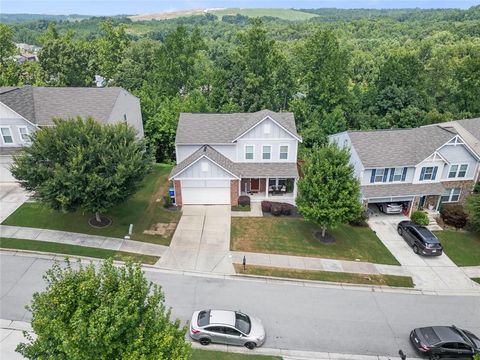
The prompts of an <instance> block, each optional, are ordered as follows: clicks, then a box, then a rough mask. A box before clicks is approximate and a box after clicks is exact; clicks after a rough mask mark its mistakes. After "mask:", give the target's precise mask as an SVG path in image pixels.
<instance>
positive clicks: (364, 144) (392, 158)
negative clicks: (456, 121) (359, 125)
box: [348, 126, 456, 168]
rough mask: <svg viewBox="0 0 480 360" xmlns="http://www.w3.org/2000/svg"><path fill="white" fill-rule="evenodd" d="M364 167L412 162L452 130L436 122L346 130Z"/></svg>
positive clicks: (428, 152) (431, 150) (442, 141)
mask: <svg viewBox="0 0 480 360" xmlns="http://www.w3.org/2000/svg"><path fill="white" fill-rule="evenodd" d="M348 135H349V137H350V140H351V142H352V145H353V147H354V148H355V150H356V151H357V154H358V156H359V157H360V160H361V161H362V164H363V166H364V167H365V168H376V167H395V166H414V165H416V164H418V163H420V162H421V161H423V160H425V159H426V158H427V157H428V156H430V155H431V154H433V153H434V152H435V150H436V149H438V148H439V147H441V146H442V145H443V144H445V143H446V142H447V141H449V140H450V139H452V138H453V137H454V136H455V135H456V132H454V131H452V130H451V129H444V128H442V127H440V126H428V127H421V128H414V129H390V130H372V131H349V132H348Z"/></svg>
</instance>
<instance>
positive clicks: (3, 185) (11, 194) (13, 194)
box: [0, 169, 28, 223]
mask: <svg viewBox="0 0 480 360" xmlns="http://www.w3.org/2000/svg"><path fill="white" fill-rule="evenodd" d="M2 171H3V169H2ZM27 199H28V193H27V192H26V191H25V190H23V189H22V188H21V187H20V185H19V184H18V183H16V182H0V223H1V222H3V220H5V219H6V218H7V217H9V216H10V214H11V213H13V212H14V211H15V210H17V208H18V207H20V205H22V204H23V203H24V202H25V201H26V200H27Z"/></svg>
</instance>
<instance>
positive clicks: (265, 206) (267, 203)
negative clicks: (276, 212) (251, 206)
mask: <svg viewBox="0 0 480 360" xmlns="http://www.w3.org/2000/svg"><path fill="white" fill-rule="evenodd" d="M271 209H272V202H271V201H266V200H265V201H262V211H263V212H266V213H269V212H270V211H271Z"/></svg>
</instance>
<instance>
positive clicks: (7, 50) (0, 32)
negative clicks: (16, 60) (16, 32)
mask: <svg viewBox="0 0 480 360" xmlns="http://www.w3.org/2000/svg"><path fill="white" fill-rule="evenodd" d="M15 50H16V48H15V43H14V42H13V30H12V28H11V27H10V26H8V25H5V24H0V66H3V65H5V63H6V62H8V61H10V60H11V58H12V56H13V55H15Z"/></svg>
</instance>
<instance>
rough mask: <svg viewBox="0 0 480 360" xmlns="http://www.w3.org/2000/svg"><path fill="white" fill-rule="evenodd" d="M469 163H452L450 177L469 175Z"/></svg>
mask: <svg viewBox="0 0 480 360" xmlns="http://www.w3.org/2000/svg"><path fill="white" fill-rule="evenodd" d="M467 170H468V164H461V165H451V166H450V171H449V172H448V178H449V179H453V178H464V177H465V175H467Z"/></svg>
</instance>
